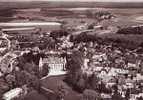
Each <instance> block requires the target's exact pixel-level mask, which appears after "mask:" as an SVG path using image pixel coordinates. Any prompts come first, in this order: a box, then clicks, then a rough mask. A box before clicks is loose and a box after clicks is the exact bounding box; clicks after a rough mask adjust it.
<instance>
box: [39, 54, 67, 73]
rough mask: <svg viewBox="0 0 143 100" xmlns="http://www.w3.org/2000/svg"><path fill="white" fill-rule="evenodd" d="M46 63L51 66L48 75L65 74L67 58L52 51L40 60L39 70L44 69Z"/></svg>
mask: <svg viewBox="0 0 143 100" xmlns="http://www.w3.org/2000/svg"><path fill="white" fill-rule="evenodd" d="M44 64H46V65H48V67H49V68H50V70H49V73H48V75H61V74H65V73H66V72H65V69H66V58H63V57H61V56H60V55H57V54H54V53H51V54H48V55H46V56H45V57H44V58H40V60H39V70H42V67H43V65H44Z"/></svg>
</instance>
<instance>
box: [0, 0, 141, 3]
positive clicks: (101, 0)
mask: <svg viewBox="0 0 143 100" xmlns="http://www.w3.org/2000/svg"><path fill="white" fill-rule="evenodd" d="M38 1H39V2H46V1H47V2H117V3H118V2H119V3H121V2H123V3H125V2H133V3H138V2H143V0H116V1H115V0H114V1H113V0H0V2H38Z"/></svg>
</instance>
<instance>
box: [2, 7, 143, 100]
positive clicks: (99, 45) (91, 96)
mask: <svg viewBox="0 0 143 100" xmlns="http://www.w3.org/2000/svg"><path fill="white" fill-rule="evenodd" d="M68 9H70V10H67V11H64V9H62V8H61V9H54V10H53V9H52V8H50V9H49V8H42V9H39V8H36V9H31V8H30V9H16V10H15V11H16V12H17V13H16V14H14V16H13V17H12V18H15V19H16V20H13V21H10V22H0V98H1V99H2V100H32V99H33V100H143V41H142V37H143V29H142V28H143V26H142V24H141V21H143V20H142V18H141V17H138V19H134V22H132V21H133V20H131V18H132V17H131V18H129V17H128V16H126V17H127V18H128V19H127V20H126V21H123V19H124V17H125V16H123V18H122V17H121V15H119V14H118V13H117V12H116V13H114V11H112V10H109V11H108V10H105V9H102V10H101V9H100V8H99V9H88V10H85V9H76V8H75V9H76V10H75V9H74V8H73V9H74V10H73V9H71V8H68ZM58 11H61V14H59V13H58ZM72 11H73V12H72ZM39 12H40V15H39ZM71 12H72V14H71ZM32 13H33V16H34V17H33V16H32ZM126 13H127V12H126ZM139 13H140V12H139ZM41 14H44V16H43V15H42V18H41ZM48 14H49V16H50V17H49V16H48ZM69 14H71V16H70V15H69ZM35 16H36V17H35ZM45 16H46V17H45ZM47 16H48V17H47ZM53 16H56V17H54V18H53ZM39 18H40V20H39ZM58 18H59V19H58ZM45 19H46V20H45ZM37 20H38V21H37ZM130 20H131V22H130ZM138 22H140V23H138ZM124 23H130V25H126V24H124Z"/></svg>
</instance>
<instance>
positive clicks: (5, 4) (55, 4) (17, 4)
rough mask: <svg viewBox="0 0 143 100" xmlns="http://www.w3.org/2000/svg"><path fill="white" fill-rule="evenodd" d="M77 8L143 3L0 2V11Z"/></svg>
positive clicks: (132, 5)
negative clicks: (10, 9)
mask: <svg viewBox="0 0 143 100" xmlns="http://www.w3.org/2000/svg"><path fill="white" fill-rule="evenodd" d="M39 7H44V8H45V7H47V8H55V7H56V8H75V7H103V8H143V2H136V3H135V2H124V3H123V2H51V1H48V2H44V1H36V2H0V9H5V8H39Z"/></svg>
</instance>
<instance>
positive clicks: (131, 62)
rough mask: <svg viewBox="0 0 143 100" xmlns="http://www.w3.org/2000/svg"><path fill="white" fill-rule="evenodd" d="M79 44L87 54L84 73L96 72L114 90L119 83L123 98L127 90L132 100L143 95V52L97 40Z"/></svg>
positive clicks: (88, 74) (83, 68) (91, 73)
mask: <svg viewBox="0 0 143 100" xmlns="http://www.w3.org/2000/svg"><path fill="white" fill-rule="evenodd" d="M78 46H79V47H78V48H79V50H80V51H83V53H84V54H85V60H84V66H83V67H82V71H83V73H84V74H86V75H87V76H91V75H93V74H95V75H96V76H97V77H98V78H99V79H100V81H102V82H103V83H104V84H105V85H106V87H107V88H108V89H112V91H114V89H113V88H112V87H113V86H114V85H117V87H118V92H119V93H120V95H121V97H122V98H126V94H127V91H130V93H129V97H128V98H130V100H137V98H139V97H143V95H142V93H143V91H142V90H143V84H142V82H143V78H142V77H143V59H142V58H143V54H138V53H136V52H135V50H134V51H131V50H127V49H124V48H120V47H114V46H112V45H111V44H109V45H104V44H102V45H101V44H98V43H97V42H88V43H83V42H81V43H79V44H78ZM108 95H109V96H110V97H111V95H112V94H108Z"/></svg>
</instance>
